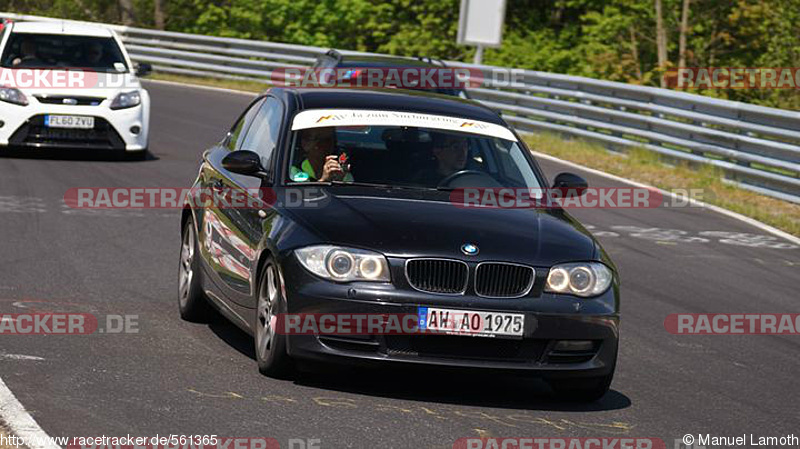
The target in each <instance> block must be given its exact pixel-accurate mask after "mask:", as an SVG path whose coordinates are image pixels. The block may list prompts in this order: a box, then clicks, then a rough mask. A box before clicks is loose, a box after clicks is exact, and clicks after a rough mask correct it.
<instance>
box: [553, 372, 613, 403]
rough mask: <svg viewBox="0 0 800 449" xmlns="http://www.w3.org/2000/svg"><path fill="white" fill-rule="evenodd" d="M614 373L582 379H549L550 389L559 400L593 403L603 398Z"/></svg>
mask: <svg viewBox="0 0 800 449" xmlns="http://www.w3.org/2000/svg"><path fill="white" fill-rule="evenodd" d="M613 378H614V373H613V372H612V373H610V374H607V375H605V376H599V377H587V378H583V379H551V380H549V381H548V383H549V384H550V387H551V388H552V389H553V390H555V392H556V395H557V396H558V397H559V398H560V399H564V400H567V401H572V402H594V401H597V400H599V399H600V398H602V397H603V396H605V394H606V393H608V390H609V388H610V387H611V381H612V379H613Z"/></svg>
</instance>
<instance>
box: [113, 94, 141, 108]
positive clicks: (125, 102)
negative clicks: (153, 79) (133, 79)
mask: <svg viewBox="0 0 800 449" xmlns="http://www.w3.org/2000/svg"><path fill="white" fill-rule="evenodd" d="M141 102H142V96H141V95H140V94H139V91H138V90H134V91H131V92H122V93H120V94H119V95H117V96H116V97H114V100H113V101H112V102H111V106H109V107H110V108H111V109H125V108H132V107H134V106H136V105H138V104H139V103H141Z"/></svg>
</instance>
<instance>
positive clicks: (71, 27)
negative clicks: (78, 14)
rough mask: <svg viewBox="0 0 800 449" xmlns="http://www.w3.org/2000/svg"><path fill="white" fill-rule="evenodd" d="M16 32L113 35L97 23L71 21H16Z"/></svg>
mask: <svg viewBox="0 0 800 449" xmlns="http://www.w3.org/2000/svg"><path fill="white" fill-rule="evenodd" d="M12 32H14V33H31V34H62V35H65V36H95V37H111V36H112V35H113V33H112V32H111V30H110V29H108V28H106V27H101V26H95V25H84V24H77V23H71V22H66V21H65V22H15V23H14V25H13V28H12Z"/></svg>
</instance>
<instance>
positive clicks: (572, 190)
mask: <svg viewBox="0 0 800 449" xmlns="http://www.w3.org/2000/svg"><path fill="white" fill-rule="evenodd" d="M588 187H589V183H588V182H586V180H585V179H583V178H581V177H580V176H578V175H576V174H573V173H559V174H558V176H556V179H555V181H553V188H554V189H559V190H561V193H562V196H563V197H565V198H566V197H574V196H581V195H583V194H584V193H586V189H587V188H588Z"/></svg>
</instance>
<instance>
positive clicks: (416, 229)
mask: <svg viewBox="0 0 800 449" xmlns="http://www.w3.org/2000/svg"><path fill="white" fill-rule="evenodd" d="M549 186H550V184H549V183H548V181H547V178H546V177H545V176H544V174H543V173H542V171H541V169H540V168H539V166H538V164H537V162H536V161H535V160H534V158H533V156H532V154H531V153H530V151H529V150H528V148H527V147H526V145H525V143H524V142H523V141H522V140H521V139H520V138H519V136H518V135H517V134H516V132H515V131H514V130H513V129H512V128H511V127H510V126H509V125H508V124H507V123H506V122H505V121H504V120H503V119H502V118H501V117H500V116H499V115H498V114H497V113H495V112H493V111H492V110H490V109H488V108H486V107H484V106H482V105H480V104H478V103H475V102H472V101H469V100H462V99H458V98H454V97H450V96H443V95H437V94H428V93H424V92H416V91H401V90H382V91H378V90H347V89H338V90H326V89H288V88H275V89H271V90H269V91H267V92H265V93H263V94H262V95H260V96H259V97H258V98H257V99H256V100H254V101H253V102H252V103H251V104H250V106H249V107H248V108H247V110H245V111H244V112H243V113H242V115H241V116H240V117H239V119H238V120H237V121H236V123H235V124H234V125H233V127H232V128H231V130H230V132H229V133H228V134H227V136H225V138H224V139H223V140H222V141H221V142H220V143H219V144H218V145H216V146H214V147H213V148H210V149H208V150H207V151H205V152H204V153H203V160H202V164H201V167H200V170H199V174H198V177H197V179H196V181H195V184H194V186H193V187H194V189H193V190H192V192H193V193H192V195H189V196H187V201H186V205H185V208H184V209H183V213H182V219H181V229H182V239H181V242H182V245H181V256H180V269H179V308H180V314H181V316H182V317H183V318H184V319H187V320H190V321H202V320H205V319H207V318H209V316H210V314H211V313H221V314H222V315H224V316H225V317H227V318H228V319H229V320H231V321H232V322H233V323H235V324H236V325H237V326H239V327H241V328H242V329H243V330H244V331H246V332H248V333H249V334H251V335H253V338H254V339H255V348H256V360H257V362H258V367H259V369H260V370H261V372H262V373H264V374H267V375H272V376H278V375H286V373H287V372H291V371H290V370H291V368H292V366H293V364H294V362H295V361H296V360H315V361H322V362H344V363H358V364H378V365H382V366H395V364H417V365H420V364H422V365H438V366H451V367H463V368H477V369H495V370H508V371H516V372H526V373H530V374H531V375H533V376H537V377H541V378H544V379H545V380H547V381H548V382H549V383H550V385H551V386H552V387H553V389H554V390H555V391H556V392H557V393H559V394H561V395H562V396H563V397H565V398H570V399H579V400H595V399H598V398H600V397H601V396H603V395H604V394H605V393H606V392H607V391H608V389H609V386H610V384H611V380H612V377H613V374H614V369H615V365H616V359H617V346H618V324H619V277H618V274H617V270H616V268H615V267H614V265H613V263H612V262H611V261H610V259H609V258H608V256H607V255H606V253H605V252H604V250H603V249H602V248H601V246H600V244H599V243H598V242H597V241H596V240H595V239H594V238H593V237H592V235H591V234H590V233H589V232H588V231H587V230H586V229H585V228H584V227H582V226H581V225H580V223H578V222H577V221H576V220H575V219H574V218H572V217H571V216H570V215H568V214H567V213H566V212H565V211H564V210H563V209H561V208H559V207H466V206H465V205H464V204H463V203H459V201H457V200H456V198H461V197H460V196H458V195H454V193H456V192H459V191H462V193H463V190H464V189H469V188H473V187H474V188H478V189H483V190H480V191H481V192H486V191H497V190H498V189H499V190H500V191H502V190H503V189H506V190H509V189H510V190H509V191H514V189H516V190H517V191H518V190H523V191H531V192H533V191H537V190H541V189H545V188H546V187H549ZM554 186H556V187H559V188H564V187H566V188H574V189H578V190H579V189H581V188H585V187H586V183H585V181H584V180H583V179H581V178H580V177H578V176H576V175H572V174H568V173H565V174H561V175H559V176H558V177H556V178H555V183H554ZM196 192H203V193H196ZM209 192H210V193H209ZM202 195H206V196H205V197H204V198H202V199H199V198H198V197H199V196H202ZM208 195H211V196H212V197H213V196H219V197H220V198H221V199H222V200H223V201H214V200H213V198H212V200H211V201H208V200H209V196H208ZM232 197H235V198H238V199H239V200H240V203H241V200H242V199H244V201H243V203H241V204H244V206H241V204H240V206H241V207H239V206H237V205H236V204H238V203H236V202H235V201H233V200H231V198H232ZM395 315H399V316H412V317H414V321H415V323H416V325H417V326H416V329H415V330H413V331H404V330H401V331H399V332H398V331H393V332H371V331H369V332H351V331H342V328H341V327H337V326H336V325H331V326H328V327H327V328H326V327H324V326H323V327H318V328H314V330H313V331H309V330H308V329H307V328H305V327H304V328H303V329H300V328H295V329H294V330H295V331H296V332H290V331H288V330H287V329H288V327H287V326H286V324H287V323H295V324H296V323H298V322H300V321H299V319H300V318H298V320H294V321H293V320H292V317H302V318H303V319H305V318H308V317H313V318H315V319H318V318H320V317H325V316H329V317H339V318H341V317H342V316H348V317H350V318H353V317H356V316H367V317H375V316H378V317H384V318H385V317H389V316H395ZM336 319H337V318H333V320H334V321H331V322H330V323H334V322H335V320H336ZM351 322H352V321H351ZM330 323H328V324H330ZM339 324H341V322H340V323H339ZM370 329H371V330H372V331H374V330H375V328H370ZM350 330H352V329H350Z"/></svg>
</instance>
